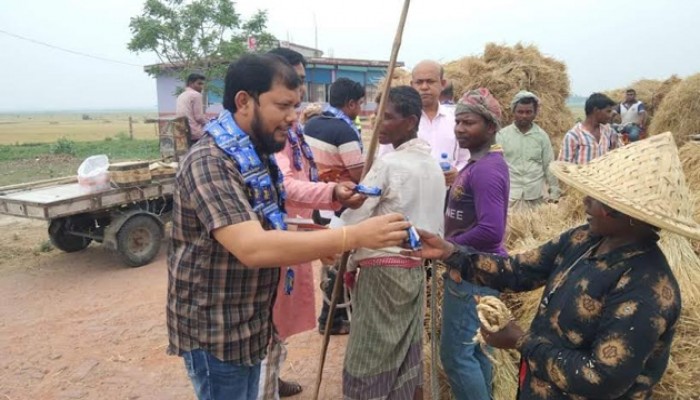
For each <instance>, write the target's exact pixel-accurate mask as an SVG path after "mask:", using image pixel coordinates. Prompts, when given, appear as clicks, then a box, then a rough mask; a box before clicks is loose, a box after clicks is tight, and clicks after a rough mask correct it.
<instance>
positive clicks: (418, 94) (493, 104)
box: [167, 49, 645, 400]
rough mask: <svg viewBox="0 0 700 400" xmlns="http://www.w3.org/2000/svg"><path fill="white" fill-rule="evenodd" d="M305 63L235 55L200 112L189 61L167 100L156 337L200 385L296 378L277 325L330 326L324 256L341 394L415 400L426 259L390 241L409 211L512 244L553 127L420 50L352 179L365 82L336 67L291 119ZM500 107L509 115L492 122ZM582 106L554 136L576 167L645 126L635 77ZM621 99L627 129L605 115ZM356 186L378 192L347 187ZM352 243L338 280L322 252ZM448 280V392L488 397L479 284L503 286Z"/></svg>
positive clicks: (423, 223)
mask: <svg viewBox="0 0 700 400" xmlns="http://www.w3.org/2000/svg"><path fill="white" fill-rule="evenodd" d="M305 66H306V61H305V59H304V57H303V56H302V55H301V54H299V53H297V52H294V51H292V50H289V49H276V50H273V51H272V52H270V54H267V55H262V56H260V55H250V56H245V57H242V58H241V59H240V60H238V61H236V62H235V63H233V64H231V66H230V67H229V70H228V73H227V76H226V80H225V90H224V109H225V110H224V111H223V112H222V113H221V114H220V115H219V116H218V118H217V119H216V120H213V121H211V122H209V121H206V119H205V118H204V115H203V106H202V98H201V91H202V86H203V84H204V83H205V79H204V77H203V76H201V75H192V76H191V77H190V78H189V79H188V80H187V88H186V89H185V91H184V92H183V93H182V94H181V95H180V96H179V97H178V101H177V114H178V115H182V116H186V117H187V118H188V121H189V124H190V128H191V132H192V138H193V140H194V141H195V142H196V144H194V145H193V147H192V149H191V151H190V153H189V154H188V155H187V157H185V159H184V160H183V161H182V162H181V165H180V170H179V173H178V175H177V178H176V179H177V185H176V192H175V200H174V201H175V206H174V209H173V231H172V234H171V245H170V249H169V257H168V265H169V287H168V306H167V320H168V332H169V338H170V346H169V349H168V350H169V352H170V353H171V354H175V355H180V356H182V357H183V359H184V362H185V366H186V369H187V371H188V375H189V377H190V379H191V380H192V382H193V385H194V389H195V392H196V394H197V396H198V398H199V399H246V400H252V399H277V398H279V397H287V396H292V395H295V394H298V393H300V392H301V391H302V390H303V388H302V387H301V386H300V385H299V384H297V383H295V382H293V381H287V380H283V379H282V378H281V377H280V370H281V368H282V365H283V362H284V360H285V357H286V351H287V350H286V348H285V341H286V339H287V338H289V337H290V336H292V335H294V334H297V333H300V332H304V331H308V330H311V329H315V328H316V326H317V323H318V329H319V330H320V332H321V333H324V329H325V325H326V319H327V317H328V305H327V303H325V302H324V306H323V308H322V310H321V313H320V314H321V315H320V317H319V318H318V319H317V318H316V310H315V307H314V291H315V290H318V289H317V288H316V287H315V285H314V282H313V274H312V265H311V262H312V261H314V260H317V259H319V258H321V259H322V261H323V263H324V265H326V268H328V269H329V273H330V275H331V278H333V279H344V281H345V285H346V286H347V287H348V288H349V290H351V291H352V293H353V302H352V323H350V321H349V319H348V313H347V312H345V311H347V310H344V311H343V312H338V313H336V316H335V318H334V320H333V321H332V324H331V326H332V331H331V332H330V333H331V334H348V333H349V334H350V338H349V342H348V346H347V349H346V356H345V362H344V368H343V396H344V398H346V399H351V400H352V399H358V400H360V399H420V398H422V386H423V373H422V353H421V351H422V350H421V348H422V336H421V335H422V329H423V327H422V326H423V320H422V319H423V305H424V302H423V288H424V285H425V280H426V274H425V270H424V268H423V266H424V262H423V260H421V259H417V258H416V257H411V256H406V255H404V254H403V253H402V249H403V247H404V242H405V240H406V238H407V232H406V228H407V227H408V226H409V222H406V220H405V218H404V216H405V217H408V218H409V219H410V223H412V224H413V225H415V226H417V227H419V228H421V229H425V230H428V231H431V232H434V233H437V234H438V235H440V236H443V237H444V238H445V239H447V240H449V241H450V242H452V243H454V244H456V245H461V246H467V247H469V248H471V249H474V250H475V251H478V252H481V253H489V254H497V255H501V256H503V257H505V256H507V255H508V254H507V251H506V248H505V246H504V241H505V232H506V221H507V215H508V212H509V210H513V209H532V210H536V208H537V207H542V206H545V205H546V204H547V203H556V202H557V201H558V200H559V196H560V188H559V184H558V182H557V179H556V177H554V176H553V175H552V173H551V172H550V170H549V164H550V163H551V162H552V161H553V160H554V159H555V156H554V152H553V148H552V143H551V140H550V135H549V134H548V132H545V131H544V130H543V129H542V128H541V127H540V126H539V125H537V123H536V122H535V121H536V120H537V117H538V113H539V111H540V99H539V97H538V94H537V93H531V92H528V91H524V90H522V91H520V92H518V93H517V94H516V95H515V96H514V98H513V99H512V100H511V102H510V104H508V105H501V104H499V102H498V101H497V100H496V98H495V97H494V96H493V95H492V94H491V93H490V92H489V90H488V88H479V89H476V90H471V91H468V92H467V93H463V94H462V93H460V94H458V95H459V96H458V98H457V99H455V97H454V93H453V89H452V85H451V84H449V83H448V82H447V81H446V79H445V76H444V71H443V69H442V67H441V66H440V64H439V63H437V62H435V61H422V62H420V63H418V64H417V65H416V66H415V67H414V68H413V70H412V79H411V85H410V86H401V87H397V88H392V89H391V90H390V91H389V92H388V93H387V94H386V95H387V97H388V98H387V109H386V111H385V113H384V115H383V122H382V125H381V126H380V127H379V129H378V132H379V142H380V144H381V146H380V149H379V151H378V154H377V159H376V161H375V163H374V164H373V166H372V169H371V170H370V171H369V173H368V174H367V176H365V177H364V179H363V177H362V171H363V167H364V162H365V159H366V158H367V154H366V149H365V147H364V144H363V140H362V135H361V132H360V130H359V129H358V126H357V125H356V123H355V121H356V119H357V117H358V116H359V115H360V112H361V111H362V109H363V105H364V103H365V100H366V99H365V97H366V92H365V88H364V87H363V86H362V85H361V84H359V83H357V82H354V81H352V80H349V79H343V78H341V79H338V80H336V81H335V82H334V83H333V84H332V85H331V86H330V91H329V104H328V105H326V106H325V107H324V108H323V110H322V112H321V113H320V114H319V115H317V116H315V117H313V118H311V119H310V120H309V121H307V122H306V123H305V124H304V125H303V126H302V124H300V123H299V122H298V121H297V110H296V108H297V107H298V106H299V104H300V101H301V99H303V98H304V94H305V87H306V86H305V78H306V73H305ZM455 100H456V101H455ZM502 106H507V107H509V109H510V111H511V113H512V115H513V123H511V124H510V125H507V126H502V108H501V107H502ZM585 113H586V117H585V119H584V120H583V121H582V122H580V123H577V124H576V125H575V126H574V127H572V128H571V130H570V131H569V132H567V133H566V134H565V136H564V139H563V142H562V143H561V151H560V153H559V157H558V158H559V160H562V161H567V162H571V163H576V164H585V163H588V162H590V161H591V160H592V159H594V158H596V157H600V156H602V155H604V154H606V153H608V152H609V151H611V150H613V149H615V148H617V147H619V146H622V145H623V140H622V139H621V138H622V135H623V134H624V135H625V138H626V139H625V140H630V141H635V140H638V139H639V138H640V137H642V135H643V133H644V132H643V130H644V123H645V111H644V105H643V104H642V103H640V102H638V101H636V99H635V96H634V91H628V92H627V97H626V99H625V101H624V102H622V103H621V104H619V105H618V104H616V103H615V102H613V101H612V100H611V99H610V98H608V97H607V96H605V95H603V94H599V93H595V94H593V95H591V96H590V97H589V98H588V99H587V101H586V105H585ZM615 113H618V114H620V116H621V118H622V122H623V126H624V127H626V130H624V132H625V133H623V134H620V133H618V131H617V130H615V129H613V127H612V126H611V125H610V122H611V121H612V118H613V115H614V114H615ZM207 133H208V134H207ZM549 133H553V132H549ZM251 149H252V151H253V152H254V154H251V153H250V151H251ZM445 161H447V162H449V164H450V165H449V167H448V168H445V167H444V166H443V167H442V168H441V165H440V163H441V162H445ZM360 183H362V184H363V185H364V186H367V187H370V188H379V189H381V195H379V196H367V195H366V194H363V193H359V192H358V191H357V190H355V189H356V185H358V184H360ZM319 210H321V212H320V214H319V215H317V216H316V217H317V218H316V220H317V222H318V221H322V222H323V223H329V224H330V228H331V229H327V230H318V231H315V232H285V230H292V229H291V228H292V227H291V226H290V227H287V226H286V224H285V222H284V221H283V220H281V219H280V215H283V214H284V212H285V211H286V214H287V215H288V216H289V217H291V218H301V219H309V218H312V216H313V215H314V212H315V211H319ZM287 228H289V229H287ZM346 251H352V255H351V258H350V261H349V272H348V274H347V276H344V277H336V276H335V275H334V274H335V272H334V268H332V267H330V266H333V265H337V254H340V253H343V252H346ZM358 271H359V272H358ZM444 282H445V290H444V293H445V295H444V301H443V310H442V316H443V321H442V337H441V342H440V346H441V347H440V359H441V361H442V365H443V367H444V369H445V372H446V374H447V377H448V380H449V383H450V387H451V390H452V392H453V394H454V395H455V397H456V398H458V399H478V400H484V399H489V398H491V382H492V376H493V372H492V369H493V366H492V363H491V361H490V360H489V357H488V355H487V354H485V351H486V350H484V349H483V348H482V347H480V346H479V345H477V344H475V343H473V342H472V338H473V337H474V336H475V334H476V333H477V331H478V330H479V328H480V323H479V319H478V317H477V312H476V298H477V297H478V296H485V295H498V291H496V290H494V289H491V288H488V287H484V286H480V285H478V284H476V283H472V282H467V281H465V280H463V279H462V278H461V277H460V276H459V275H458V274H456V275H455V274H452V273H447V274H445V276H444ZM330 286H332V285H325V288H326V290H327V293H326V294H327V296H328V295H330V291H329V290H328V288H329V287H330ZM543 398H548V397H543Z"/></svg>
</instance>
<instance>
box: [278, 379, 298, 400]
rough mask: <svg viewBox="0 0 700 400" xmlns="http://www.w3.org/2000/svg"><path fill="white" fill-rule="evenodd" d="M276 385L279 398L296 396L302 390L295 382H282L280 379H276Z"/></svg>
mask: <svg viewBox="0 0 700 400" xmlns="http://www.w3.org/2000/svg"><path fill="white" fill-rule="evenodd" d="M278 385H279V388H278V392H279V395H280V397H291V396H296V395H298V394H299V393H301V392H302V391H303V390H304V389H303V388H302V387H301V385H300V384H298V383H296V382H287V381H283V380H282V379H278Z"/></svg>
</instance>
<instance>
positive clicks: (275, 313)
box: [258, 48, 366, 400]
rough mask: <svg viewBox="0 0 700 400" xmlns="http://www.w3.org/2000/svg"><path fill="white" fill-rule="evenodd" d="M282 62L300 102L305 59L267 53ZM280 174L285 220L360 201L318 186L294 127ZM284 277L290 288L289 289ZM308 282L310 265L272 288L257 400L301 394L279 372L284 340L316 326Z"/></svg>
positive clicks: (347, 188) (289, 269)
mask: <svg viewBox="0 0 700 400" xmlns="http://www.w3.org/2000/svg"><path fill="white" fill-rule="evenodd" d="M270 53H272V54H276V55H278V56H280V57H282V58H284V59H285V60H287V61H288V62H289V63H290V64H291V65H292V66H293V67H294V69H295V70H296V72H297V75H299V78H301V81H302V86H301V87H300V88H301V91H300V96H301V99H303V98H304V94H305V93H306V85H305V80H306V71H305V68H304V65H305V64H306V60H305V59H304V57H303V56H302V55H301V54H299V53H298V52H296V51H294V50H290V49H286V48H278V49H274V50H272V51H270ZM275 159H276V160H277V164H278V166H279V168H280V171H282V174H284V189H285V191H286V193H287V200H286V202H285V208H286V211H287V216H288V217H289V218H302V219H311V214H312V212H313V210H314V209H327V210H339V209H340V208H341V207H349V208H358V207H360V206H361V205H362V204H363V203H364V201H365V199H366V197H365V196H363V195H359V194H356V193H355V192H354V191H353V189H354V187H355V184H354V183H352V182H341V183H334V182H333V183H325V182H319V181H318V169H317V167H316V162H315V161H314V157H313V154H312V153H311V149H310V148H309V146H308V144H307V143H306V138H305V136H304V134H303V129H302V127H301V126H300V125H299V124H298V123H297V124H295V126H294V127H293V128H292V129H291V130H290V131H289V132H288V140H287V144H286V145H285V146H284V150H282V151H281V152H279V153H276V154H275ZM287 277H291V279H292V280H293V284H292V285H291V287H290V285H289V282H288V279H286V278H287ZM314 290H315V286H314V278H313V271H312V269H311V263H306V264H301V265H294V266H283V267H282V269H281V271H280V282H279V285H278V288H277V299H276V300H275V304H274V307H273V310H272V320H273V323H274V326H275V331H276V334H274V335H273V338H272V343H271V344H270V352H269V353H268V356H267V358H266V359H265V362H264V363H263V365H264V368H263V371H262V372H261V374H260V389H259V392H258V399H259V400H276V399H279V398H280V397H288V396H293V395H296V394H298V393H300V392H301V391H302V388H301V386H300V385H299V384H298V383H296V382H288V381H284V380H282V379H281V378H280V376H279V373H280V370H281V368H282V365H283V363H284V360H285V358H286V353H287V351H286V348H285V346H284V341H285V340H286V339H287V338H289V337H290V336H292V335H295V334H297V333H301V332H304V331H308V330H311V329H314V327H316V305H315V302H314Z"/></svg>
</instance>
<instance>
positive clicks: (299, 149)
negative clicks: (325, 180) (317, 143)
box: [287, 123, 318, 182]
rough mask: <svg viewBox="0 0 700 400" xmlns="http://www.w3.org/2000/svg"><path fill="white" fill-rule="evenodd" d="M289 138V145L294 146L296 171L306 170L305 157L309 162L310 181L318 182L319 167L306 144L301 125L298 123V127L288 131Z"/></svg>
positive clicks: (293, 154)
mask: <svg viewBox="0 0 700 400" xmlns="http://www.w3.org/2000/svg"><path fill="white" fill-rule="evenodd" d="M287 137H288V139H289V144H290V145H291V146H292V157H293V160H292V161H293V162H294V169H296V170H297V171H301V170H302V169H303V168H304V163H303V161H302V156H303V157H304V158H306V160H307V161H308V162H309V180H310V181H311V182H318V167H316V161H314V153H313V152H312V151H311V147H309V145H308V144H307V143H306V140H304V133H303V130H302V127H301V124H299V123H297V124H296V126H294V127H293V128H291V129H290V130H289V131H287Z"/></svg>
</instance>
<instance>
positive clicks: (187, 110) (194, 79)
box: [175, 74, 207, 142]
mask: <svg viewBox="0 0 700 400" xmlns="http://www.w3.org/2000/svg"><path fill="white" fill-rule="evenodd" d="M205 81H206V77H205V76H204V75H201V74H190V75H189V76H188V77H187V87H185V90H184V91H183V92H182V93H180V95H179V96H177V103H176V105H175V116H176V117H187V122H188V123H189V125H190V134H191V138H192V141H195V142H196V141H197V140H199V139H200V138H201V137H202V132H203V128H204V125H206V123H207V117H206V115H205V114H204V100H203V98H202V90H203V89H204V82H205Z"/></svg>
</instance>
